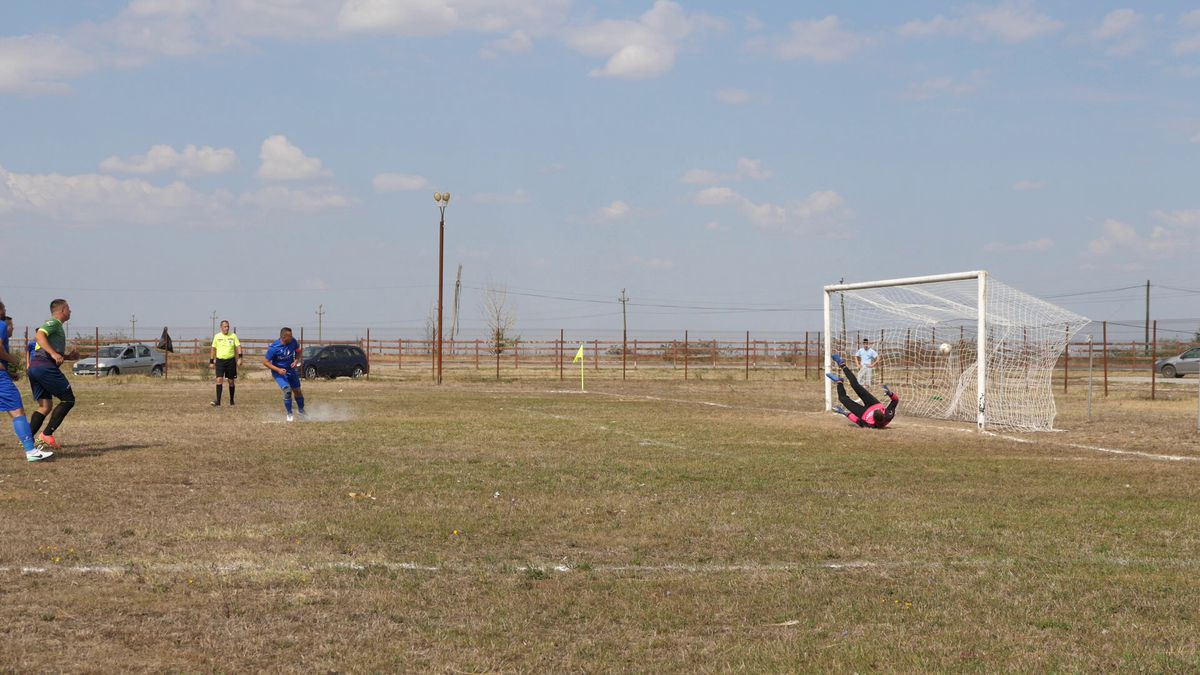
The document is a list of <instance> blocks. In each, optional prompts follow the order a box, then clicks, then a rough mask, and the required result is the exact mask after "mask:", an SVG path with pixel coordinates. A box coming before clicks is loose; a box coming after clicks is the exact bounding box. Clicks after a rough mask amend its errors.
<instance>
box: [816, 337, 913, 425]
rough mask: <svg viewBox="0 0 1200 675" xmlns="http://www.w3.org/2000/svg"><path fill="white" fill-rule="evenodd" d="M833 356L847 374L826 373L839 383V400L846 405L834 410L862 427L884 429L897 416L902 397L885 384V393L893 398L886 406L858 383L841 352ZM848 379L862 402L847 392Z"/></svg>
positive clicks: (836, 407)
mask: <svg viewBox="0 0 1200 675" xmlns="http://www.w3.org/2000/svg"><path fill="white" fill-rule="evenodd" d="M832 358H833V360H834V361H835V362H836V363H837V364H838V366H839V367H841V369H842V373H844V374H845V377H838V376H837V375H836V374H834V373H825V377H828V378H829V379H831V380H833V381H834V382H836V383H837V391H838V402H840V403H841V404H842V405H843V406H845V407H844V408H843V407H841V406H834V408H833V410H834V412H836V413H838V414H839V415H845V416H846V419H848V420H850V421H851V422H854V423H855V424H857V425H858V426H860V427H871V428H873V429H882V428H884V427H886V426H887V425H888V424H890V423H891V421H892V418H893V417H895V416H896V406H897V405H899V403H900V397H899V396H897V395H895V394H893V393H892V390H891V389H888V386H887V385H886V384H885V385H883V391H884V393H886V394H887V395H888V398H890V399H891V400H892V402H891V403H890V404H888V405H887V406H884V405H883V404H882V403H880V402H879V399H877V398H875V397H874V396H872V395H871V392H869V391H867V389H866V387H863V386H862V385H861V384H859V383H858V378H856V377H854V373H852V372H851V371H850V369H849V368H847V367H846V360H845V359H844V358H842V355H841V354H834V355H833V357H832ZM847 381H849V382H850V387H851V388H852V389H854V393H856V394H858V397H859V398H860V399H862V403H859V402H858V401H855V400H854V399H852V398H850V396H849V395H847V394H846V385H845V384H844V383H845V382H847Z"/></svg>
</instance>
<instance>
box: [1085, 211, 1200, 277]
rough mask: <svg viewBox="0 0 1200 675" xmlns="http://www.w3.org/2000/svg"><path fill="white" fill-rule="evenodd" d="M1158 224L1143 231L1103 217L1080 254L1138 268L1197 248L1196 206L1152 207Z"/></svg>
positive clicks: (1199, 230) (1199, 227)
mask: <svg viewBox="0 0 1200 675" xmlns="http://www.w3.org/2000/svg"><path fill="white" fill-rule="evenodd" d="M1152 215H1153V216H1154V218H1155V219H1156V220H1158V221H1159V222H1160V223H1161V224H1159V225H1154V226H1152V227H1150V231H1149V233H1147V234H1143V233H1141V232H1140V231H1139V230H1138V228H1136V227H1134V226H1133V225H1130V224H1128V223H1124V222H1121V221H1119V220H1114V219H1109V220H1105V221H1104V224H1103V225H1102V226H1101V229H1100V234H1099V236H1098V237H1096V238H1095V239H1093V240H1091V241H1090V242H1088V245H1087V248H1086V249H1085V251H1084V254H1083V256H1084V258H1085V259H1089V260H1091V261H1093V262H1094V263H1096V264H1104V265H1114V264H1115V265H1118V266H1120V267H1122V268H1126V269H1128V268H1134V269H1136V268H1140V267H1144V266H1146V265H1148V264H1150V263H1153V262H1155V261H1161V260H1167V259H1170V258H1175V257H1179V256H1183V255H1192V254H1194V253H1196V252H1200V209H1196V210H1191V211H1155V212H1154V213H1153V214H1152Z"/></svg>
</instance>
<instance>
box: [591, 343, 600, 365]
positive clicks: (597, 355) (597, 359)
mask: <svg viewBox="0 0 1200 675" xmlns="http://www.w3.org/2000/svg"><path fill="white" fill-rule="evenodd" d="M592 344H593V345H594V346H593V347H592V349H593V350H594V351H595V355H594V358H593V360H592V362H593V363H595V364H596V368H595V370H600V341H599V340H592Z"/></svg>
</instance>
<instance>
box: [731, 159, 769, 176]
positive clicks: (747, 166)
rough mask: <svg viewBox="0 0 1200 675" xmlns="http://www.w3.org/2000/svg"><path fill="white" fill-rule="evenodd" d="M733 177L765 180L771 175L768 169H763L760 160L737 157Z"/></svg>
mask: <svg viewBox="0 0 1200 675" xmlns="http://www.w3.org/2000/svg"><path fill="white" fill-rule="evenodd" d="M734 177H735V178H737V179H738V180H743V179H749V180H767V179H769V178H770V177H771V171H770V169H764V168H763V167H762V162H760V161H759V160H757V159H748V158H746V157H739V158H738V161H737V172H736V173H735V174H734Z"/></svg>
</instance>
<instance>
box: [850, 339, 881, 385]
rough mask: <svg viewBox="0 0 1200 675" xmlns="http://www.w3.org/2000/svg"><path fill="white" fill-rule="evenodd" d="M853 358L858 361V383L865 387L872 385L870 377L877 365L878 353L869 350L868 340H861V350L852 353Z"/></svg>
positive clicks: (869, 343) (872, 381) (869, 342)
mask: <svg viewBox="0 0 1200 675" xmlns="http://www.w3.org/2000/svg"><path fill="white" fill-rule="evenodd" d="M854 356H855V357H856V358H857V359H858V381H859V382H861V383H862V384H866V385H870V384H873V383H874V380H873V378H872V377H871V376H872V374H873V373H874V371H875V366H877V365H879V352H877V351H875V350H874V349H871V341H870V340H868V339H867V338H863V341H862V348H861V349H859V350H858V351H856V352H854Z"/></svg>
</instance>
